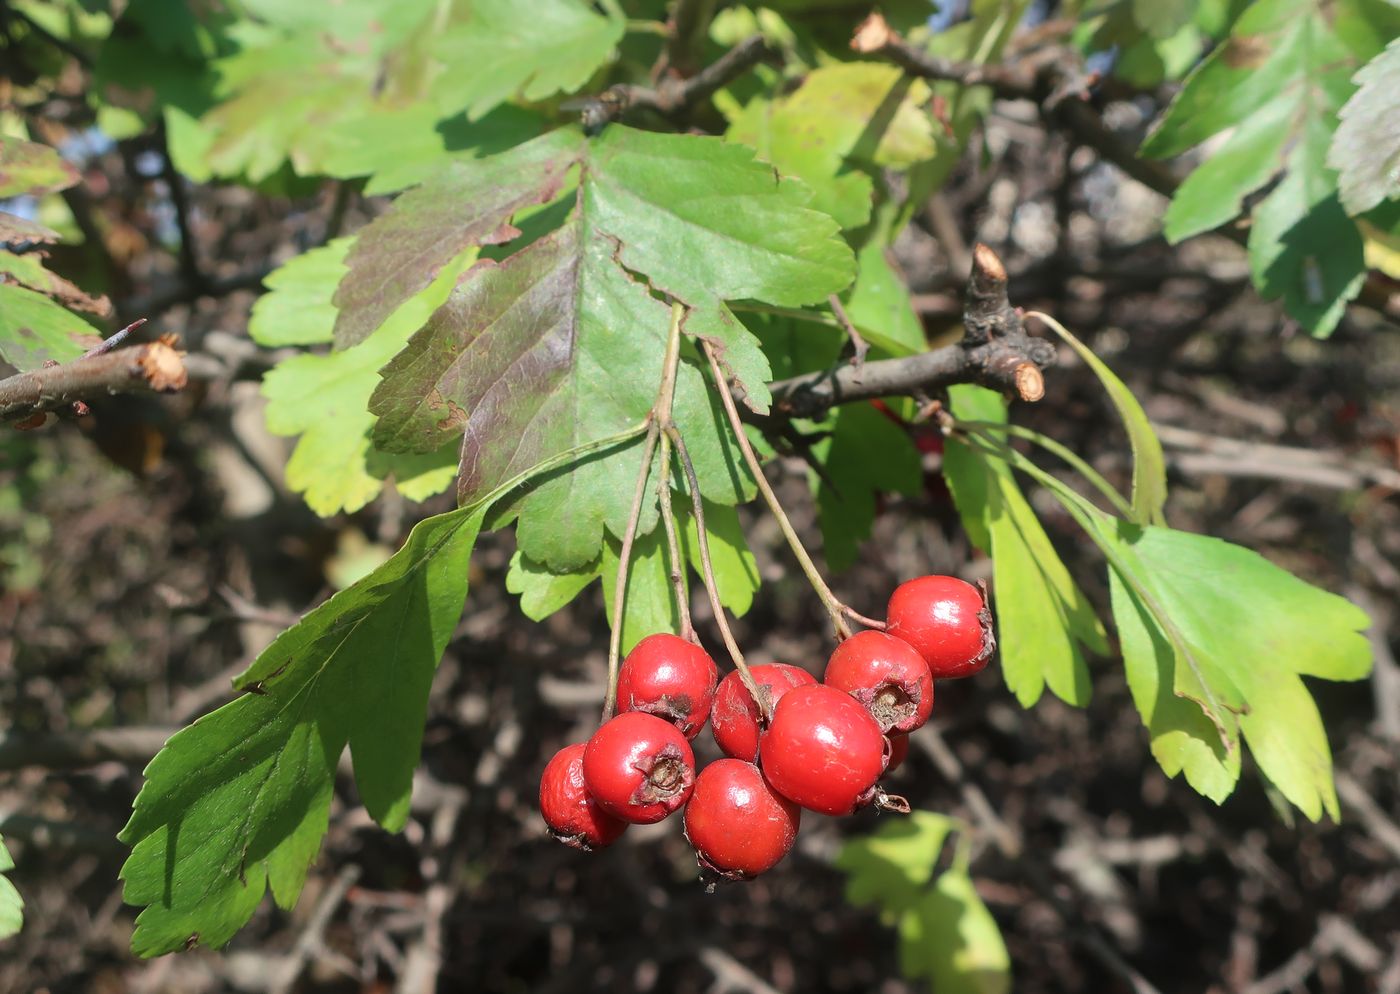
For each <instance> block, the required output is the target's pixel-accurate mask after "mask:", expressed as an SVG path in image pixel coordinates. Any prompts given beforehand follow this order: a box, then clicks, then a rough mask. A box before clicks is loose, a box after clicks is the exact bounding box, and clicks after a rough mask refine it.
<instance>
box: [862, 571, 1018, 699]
mask: <svg viewBox="0 0 1400 994" xmlns="http://www.w3.org/2000/svg"><path fill="white" fill-rule="evenodd" d="M886 619H887V622H888V628H887V629H886V631H887V632H888V633H889V634H890V635H893V636H895V637H896V638H900V639H903V640H904V641H906V642H908V643H909V644H910V645H912V646H913V647H914V648H915V649H917V650H919V655H921V656H923V657H924V661H925V662H926V663H928V667H929V669H930V670H931V671H932V673H933V675H934V677H935V678H936V679H943V678H945V677H959V676H971V675H972V674H973V673H976V672H978V671H979V670H981V669H982V668H983V667H984V666H986V665H987V660H989V659H991V658H992V653H993V652H994V651H995V650H996V638H995V637H994V636H993V634H992V613H991V611H990V610H988V608H987V599H986V597H984V596H983V593H982V591H981V590H980V589H978V588H977V587H974V586H973V585H972V584H970V583H965V582H964V581H962V580H959V579H958V578H957V577H952V576H921V577H919V578H918V579H915V580H909V581H908V582H906V583H901V584H900V585H899V586H898V587H896V588H895V591H894V593H893V594H891V595H890V604H889V610H888V613H887V614H886Z"/></svg>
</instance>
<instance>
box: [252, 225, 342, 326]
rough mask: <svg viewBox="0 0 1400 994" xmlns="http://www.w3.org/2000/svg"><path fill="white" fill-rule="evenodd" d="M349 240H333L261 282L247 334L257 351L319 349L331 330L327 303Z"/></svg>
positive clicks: (330, 306) (331, 316) (331, 313)
mask: <svg viewBox="0 0 1400 994" xmlns="http://www.w3.org/2000/svg"><path fill="white" fill-rule="evenodd" d="M353 241H354V239H352V238H337V239H335V240H334V241H331V242H328V243H327V244H325V245H322V246H320V247H319V248H314V249H311V250H310V251H308V252H303V253H302V254H301V255H297V256H293V257H292V258H291V259H289V260H288V261H287V262H286V263H284V264H283V265H281V266H279V267H278V268H276V269H274V270H273V271H272V272H271V273H269V274H268V275H267V277H266V278H265V279H264V280H263V286H265V287H267V290H268V292H267V293H264V294H263V295H262V296H261V297H259V298H258V299H257V302H256V303H255V304H253V313H252V314H251V315H250V316H249V318H248V334H249V336H250V337H251V338H252V339H253V341H255V342H257V343H258V344H259V345H265V346H267V347H268V348H275V347H277V346H281V345H319V344H321V343H322V342H329V341H330V340H331V337H332V330H333V329H334V327H335V314H336V310H335V305H334V304H333V303H331V297H332V296H334V294H335V288H336V286H338V285H339V283H340V280H341V278H342V277H344V275H345V256H346V255H347V254H348V253H349V251H350V246H351V244H352V243H353Z"/></svg>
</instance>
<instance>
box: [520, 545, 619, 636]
mask: <svg viewBox="0 0 1400 994" xmlns="http://www.w3.org/2000/svg"><path fill="white" fill-rule="evenodd" d="M601 571H602V563H601V561H599V562H594V563H590V564H588V565H587V566H583V567H581V568H579V569H577V570H575V571H573V572H569V573H552V572H550V571H549V570H548V569H546V568H545V567H543V566H541V565H540V564H539V563H536V562H533V561H531V560H530V559H528V558H526V557H525V555H524V554H523V553H521V552H520V551H519V550H518V549H517V550H516V552H515V555H513V556H511V558H510V570H509V572H507V573H506V589H507V590H508V591H510V592H511V593H512V594H519V595H520V610H521V611H523V612H524V614H525V617H527V618H529V619H530V620H531V621H543V620H544V619H545V618H547V617H549V616H550V615H551V614H553V613H554V612H555V611H558V610H559V609H560V608H561V607H563V606H564V605H565V604H568V603H569V602H570V601H572V600H573V599H574V598H575V597H577V596H578V595H579V594H580V593H582V592H583V590H584V588H585V587H587V586H588V585H589V584H590V583H592V582H593V581H594V580H596V579H598V576H599V573H600V572H601ZM614 579H616V574H614Z"/></svg>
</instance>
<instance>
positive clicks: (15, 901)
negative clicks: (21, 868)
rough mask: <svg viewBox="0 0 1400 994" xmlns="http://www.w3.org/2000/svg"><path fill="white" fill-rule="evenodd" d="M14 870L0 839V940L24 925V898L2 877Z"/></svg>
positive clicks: (0, 838)
mask: <svg viewBox="0 0 1400 994" xmlns="http://www.w3.org/2000/svg"><path fill="white" fill-rule="evenodd" d="M14 868H15V861H14V859H13V858H12V857H11V856H10V852H9V850H8V849H6V848H5V840H4V838H3V837H0V939H8V938H9V937H10V936H12V935H14V934H15V933H16V932H18V931H19V930H20V927H21V926H22V925H23V924H24V898H22V897H20V896H19V891H17V890H15V885H14V884H13V883H12V882H11V881H10V878H9V877H7V876H4V874H6V873H8V872H9V871H10V870H13V869H14Z"/></svg>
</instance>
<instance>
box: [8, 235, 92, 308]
mask: <svg viewBox="0 0 1400 994" xmlns="http://www.w3.org/2000/svg"><path fill="white" fill-rule="evenodd" d="M42 260H43V253H40V252H30V253H27V254H25V255H15V254H13V253H11V252H3V251H0V283H11V284H16V285H18V286H22V287H27V288H28V289H30V290H33V291H35V292H36V293H42V294H43V295H44V296H46V297H51V298H53V299H54V300H55V301H57V302H58V303H60V304H62V305H64V306H65V307H70V308H72V309H73V310H75V311H88V312H89V313H92V314H96V315H98V316H100V317H106V316H107V315H109V314H111V313H112V302H111V301H109V300H108V299H107V298H106V297H91V296H89V295H88V294H86V293H84V292H83V291H82V290H80V289H78V287H77V286H75V285H74V284H73V283H72V282H70V281H69V280H66V279H64V278H63V277H62V276H59V275H58V274H57V273H55V272H53V271H52V270H51V269H49V268H48V267H46V266H45V265H44V263H43V261H42Z"/></svg>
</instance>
